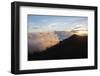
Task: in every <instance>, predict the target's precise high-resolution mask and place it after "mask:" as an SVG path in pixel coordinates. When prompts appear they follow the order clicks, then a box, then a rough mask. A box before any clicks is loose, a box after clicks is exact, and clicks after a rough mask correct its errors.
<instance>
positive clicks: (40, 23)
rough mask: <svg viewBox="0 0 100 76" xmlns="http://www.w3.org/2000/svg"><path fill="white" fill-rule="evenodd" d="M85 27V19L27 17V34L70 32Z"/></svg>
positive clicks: (73, 17) (44, 16) (45, 16)
mask: <svg viewBox="0 0 100 76" xmlns="http://www.w3.org/2000/svg"><path fill="white" fill-rule="evenodd" d="M87 25H88V18H87V17H79V16H50V15H48V16H47V15H28V32H45V31H65V30H66V31H70V30H72V29H73V28H76V27H85V28H87Z"/></svg>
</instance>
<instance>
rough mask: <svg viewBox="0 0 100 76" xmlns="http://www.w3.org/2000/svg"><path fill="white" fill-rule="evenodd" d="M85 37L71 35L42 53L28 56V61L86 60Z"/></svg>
mask: <svg viewBox="0 0 100 76" xmlns="http://www.w3.org/2000/svg"><path fill="white" fill-rule="evenodd" d="M87 55H88V53H87V36H78V35H72V36H71V37H69V38H68V39H65V40H63V41H61V42H60V43H59V44H57V45H55V46H53V47H51V48H48V49H47V50H45V51H43V52H37V53H34V54H32V55H29V56H28V60H51V59H77V58H87V57H88V56H87Z"/></svg>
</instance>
